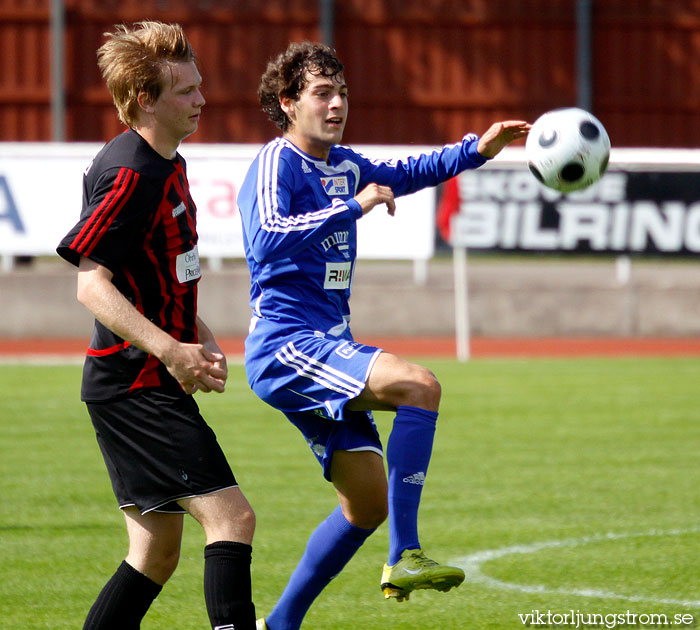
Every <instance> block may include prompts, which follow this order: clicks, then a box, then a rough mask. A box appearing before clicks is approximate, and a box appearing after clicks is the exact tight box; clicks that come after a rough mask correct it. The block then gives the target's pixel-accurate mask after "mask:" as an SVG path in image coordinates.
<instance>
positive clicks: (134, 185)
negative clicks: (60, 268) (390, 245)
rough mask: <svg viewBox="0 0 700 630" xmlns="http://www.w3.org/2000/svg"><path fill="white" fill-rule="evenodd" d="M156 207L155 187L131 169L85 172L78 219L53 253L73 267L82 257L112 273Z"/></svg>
mask: <svg viewBox="0 0 700 630" xmlns="http://www.w3.org/2000/svg"><path fill="white" fill-rule="evenodd" d="M157 204H158V189H157V187H155V186H153V183H152V181H151V180H150V178H148V177H145V176H143V175H142V174H141V173H139V172H137V171H135V170H133V169H131V168H128V167H125V166H122V167H114V168H109V169H107V170H105V171H102V172H99V173H94V174H93V173H91V172H90V171H88V173H87V174H86V176H85V179H84V182H83V209H82V212H81V216H80V220H79V221H78V223H76V225H75V226H74V227H73V228H72V229H71V230H70V232H68V234H66V236H65V237H64V238H63V239H62V240H61V242H60V244H59V245H58V247H57V250H56V251H57V252H58V254H59V255H60V256H62V257H63V258H65V259H66V260H67V261H68V262H70V263H72V264H74V265H77V264H78V263H79V261H80V258H81V256H85V257H86V258H90V259H91V260H94V261H95V262H98V263H99V264H101V265H104V266H105V267H107V268H108V269H110V270H111V271H115V270H116V269H117V268H118V267H119V265H120V264H121V263H122V261H123V260H124V258H125V257H126V256H128V255H129V252H130V251H131V250H132V248H133V247H134V246H135V243H136V241H137V239H139V238H143V234H144V229H145V227H146V226H147V225H148V222H149V221H150V220H151V219H152V216H153V212H154V210H155V208H156V207H157Z"/></svg>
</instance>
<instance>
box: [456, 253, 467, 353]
mask: <svg viewBox="0 0 700 630" xmlns="http://www.w3.org/2000/svg"><path fill="white" fill-rule="evenodd" d="M452 266H453V270H454V285H455V286H454V292H455V337H456V342H457V360H458V361H461V362H462V363H464V362H466V361H468V360H469V355H470V349H469V345H470V344H469V286H468V284H467V248H466V247H465V246H463V245H458V244H455V245H453V247H452Z"/></svg>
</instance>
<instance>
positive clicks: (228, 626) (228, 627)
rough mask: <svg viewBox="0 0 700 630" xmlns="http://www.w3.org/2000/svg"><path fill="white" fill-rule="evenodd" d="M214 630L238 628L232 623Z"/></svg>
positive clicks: (233, 629) (215, 627) (216, 627)
mask: <svg viewBox="0 0 700 630" xmlns="http://www.w3.org/2000/svg"><path fill="white" fill-rule="evenodd" d="M214 630H236V626H234V625H233V624H232V623H229V624H226V625H225V626H214Z"/></svg>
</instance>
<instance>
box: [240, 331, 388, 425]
mask: <svg viewBox="0 0 700 630" xmlns="http://www.w3.org/2000/svg"><path fill="white" fill-rule="evenodd" d="M381 352H382V351H381V349H379V348H376V347H374V346H365V345H363V344H361V343H357V342H356V341H353V339H352V337H351V336H350V333H349V331H348V332H346V333H345V334H343V335H341V336H339V337H331V336H329V335H326V336H325V337H322V336H319V335H318V334H317V333H315V332H314V331H313V330H309V329H296V330H292V331H288V329H283V328H282V327H280V326H279V325H275V324H273V323H270V322H267V321H266V320H259V321H258V322H257V325H256V327H255V330H254V331H253V332H252V333H251V334H250V335H249V336H248V338H247V339H246V372H247V374H248V382H249V383H250V386H251V388H252V389H253V391H254V392H255V393H256V394H257V395H258V396H259V397H260V398H261V399H262V400H264V401H265V402H266V403H268V404H269V405H271V406H272V407H274V408H275V409H279V410H280V411H284V412H285V413H287V412H299V411H313V412H315V413H316V414H319V415H322V416H324V417H326V418H329V419H331V420H343V408H344V407H345V404H346V403H347V402H348V401H349V400H352V399H353V398H357V396H359V395H360V394H361V393H362V390H363V389H364V388H365V384H366V382H367V379H368V378H369V373H370V371H371V369H372V366H373V365H374V362H375V361H376V360H377V357H378V356H379V354H380V353H381Z"/></svg>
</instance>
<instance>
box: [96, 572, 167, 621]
mask: <svg viewBox="0 0 700 630" xmlns="http://www.w3.org/2000/svg"><path fill="white" fill-rule="evenodd" d="M162 588H163V587H162V586H161V585H160V584H156V583H155V582H154V581H153V580H151V579H150V578H147V577H146V576H145V575H143V573H139V572H138V571H137V570H136V569H134V568H133V567H132V566H131V565H129V564H127V562H126V561H124V562H122V563H121V564H120V565H119V568H118V569H117V571H116V573H115V574H114V575H113V576H112V577H111V578H110V580H109V582H107V584H105V586H104V588H103V589H102V591H101V592H100V594H99V595H98V597H97V600H95V603H94V604H93V605H92V608H91V609H90V612H89V613H88V616H87V619H86V620H85V625H84V626H83V630H138V629H139V627H140V626H141V619H143V616H144V615H145V614H146V611H147V610H148V608H149V607H150V605H151V604H152V603H153V600H154V599H155V598H156V596H157V595H158V593H160V591H161V589H162Z"/></svg>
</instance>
